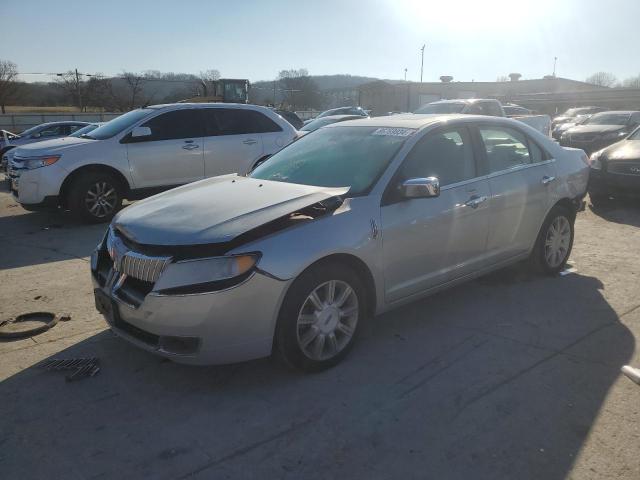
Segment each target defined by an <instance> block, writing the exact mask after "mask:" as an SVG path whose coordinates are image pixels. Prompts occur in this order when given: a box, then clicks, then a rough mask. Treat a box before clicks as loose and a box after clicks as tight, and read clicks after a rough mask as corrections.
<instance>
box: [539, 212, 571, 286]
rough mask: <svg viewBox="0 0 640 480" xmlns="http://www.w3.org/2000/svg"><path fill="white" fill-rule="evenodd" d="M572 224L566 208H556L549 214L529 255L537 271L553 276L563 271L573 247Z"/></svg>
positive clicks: (569, 213)
mask: <svg viewBox="0 0 640 480" xmlns="http://www.w3.org/2000/svg"><path fill="white" fill-rule="evenodd" d="M574 222H575V217H574V215H573V214H572V212H571V210H569V209H568V208H566V207H563V206H556V207H554V208H553V209H552V210H551V211H550V212H549V215H547V218H546V219H545V221H544V223H543V224H542V228H541V229H540V233H539V234H538V239H537V241H536V245H535V247H534V249H533V252H532V254H531V256H532V261H533V263H534V265H535V266H537V267H538V269H539V270H542V272H544V273H547V274H549V275H554V274H557V273H559V272H561V271H562V270H563V269H564V267H565V265H566V263H567V260H569V255H570V254H571V249H572V247H573V235H574Z"/></svg>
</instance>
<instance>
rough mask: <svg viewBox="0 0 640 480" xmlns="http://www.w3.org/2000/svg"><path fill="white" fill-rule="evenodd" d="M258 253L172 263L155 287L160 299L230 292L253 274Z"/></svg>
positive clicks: (258, 258) (258, 256) (258, 257)
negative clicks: (163, 296) (161, 296)
mask: <svg viewBox="0 0 640 480" xmlns="http://www.w3.org/2000/svg"><path fill="white" fill-rule="evenodd" d="M259 260H260V254H259V253H248V254H242V255H225V256H220V257H208V258H199V259H192V260H182V261H178V262H175V263H171V264H169V265H168V266H167V268H166V269H165V271H164V272H163V273H162V275H161V277H160V279H159V280H158V281H157V283H156V284H155V287H154V292H155V293H157V294H159V295H189V294H196V293H207V292H215V291H217V290H224V289H226V288H231V287H233V286H235V285H237V284H239V283H241V282H242V281H244V280H245V279H247V278H248V277H249V276H250V275H251V274H252V273H253V271H254V269H255V266H256V265H257V263H258V261H259Z"/></svg>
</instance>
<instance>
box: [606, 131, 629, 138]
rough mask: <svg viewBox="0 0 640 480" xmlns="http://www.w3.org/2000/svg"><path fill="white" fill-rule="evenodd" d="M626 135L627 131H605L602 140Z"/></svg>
mask: <svg viewBox="0 0 640 480" xmlns="http://www.w3.org/2000/svg"><path fill="white" fill-rule="evenodd" d="M626 136H627V132H610V133H605V134H604V135H603V136H602V138H603V139H604V140H617V139H618V138H620V139H621V138H622V137H626Z"/></svg>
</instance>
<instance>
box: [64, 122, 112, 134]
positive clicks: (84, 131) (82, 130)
mask: <svg viewBox="0 0 640 480" xmlns="http://www.w3.org/2000/svg"><path fill="white" fill-rule="evenodd" d="M105 123H106V122H96V123H90V124H88V125H87V126H86V127H82V128H80V129H78V130H76V131H75V132H73V133H72V134H71V135H69V136H70V137H82V136H83V135H86V134H87V133H89V132H93V131H94V130H95V129H96V128H98V127H99V126H101V125H104V124H105Z"/></svg>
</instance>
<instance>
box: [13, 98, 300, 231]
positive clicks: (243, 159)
mask: <svg viewBox="0 0 640 480" xmlns="http://www.w3.org/2000/svg"><path fill="white" fill-rule="evenodd" d="M296 136H297V131H296V130H295V129H294V128H293V127H292V126H291V124H289V123H288V122H287V121H286V120H284V119H283V118H282V117H280V116H279V115H278V114H276V113H274V112H273V111H272V110H270V109H268V108H264V107H259V106H255V105H241V104H224V103H216V104H202V103H194V104H189V103H181V104H170V105H156V106H152V107H146V108H141V109H138V110H133V111H131V112H129V113H126V114H124V115H122V116H120V117H118V118H115V119H114V120H111V121H110V122H107V123H106V124H104V125H102V126H100V127H98V128H96V129H95V130H93V131H92V132H90V133H88V134H85V135H83V136H82V137H79V138H73V137H67V138H61V139H57V140H52V141H48V142H39V143H37V144H33V145H27V146H24V147H19V148H16V149H15V153H14V155H13V158H12V159H11V161H10V164H9V168H8V174H9V180H10V182H11V190H12V192H13V194H14V196H15V197H16V199H17V201H18V202H20V204H21V205H22V206H23V207H25V208H26V209H27V210H37V209H41V208H43V207H58V206H62V207H63V208H68V209H70V210H72V211H73V212H74V213H76V214H77V215H78V216H79V217H80V218H81V219H82V220H84V221H88V222H103V221H107V220H109V219H111V217H113V215H114V214H115V213H116V212H117V211H118V209H119V208H120V206H121V204H122V200H123V199H124V198H127V199H129V200H132V199H138V198H142V197H145V196H149V195H151V194H154V193H157V192H159V191H162V190H167V189H169V188H173V187H175V186H178V185H184V184H186V183H190V182H193V181H196V180H201V179H204V178H207V177H214V176H217V175H222V174H227V173H239V174H245V173H247V172H249V171H250V170H252V169H253V168H254V167H255V166H256V165H258V164H260V163H261V162H263V161H264V159H266V158H267V157H269V156H270V155H272V154H274V153H276V152H277V151H278V150H280V149H281V148H282V147H284V146H285V145H287V144H289V143H290V142H291V141H293V140H294V139H295V138H296Z"/></svg>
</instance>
